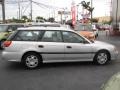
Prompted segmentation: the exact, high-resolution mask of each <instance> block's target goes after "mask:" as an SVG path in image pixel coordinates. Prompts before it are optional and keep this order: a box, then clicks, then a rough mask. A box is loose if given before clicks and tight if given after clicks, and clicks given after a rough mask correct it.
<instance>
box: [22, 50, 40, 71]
mask: <svg viewBox="0 0 120 90" xmlns="http://www.w3.org/2000/svg"><path fill="white" fill-rule="evenodd" d="M41 61H42V60H41V57H40V56H39V55H38V54H37V53H33V52H32V53H27V54H25V55H24V56H23V63H24V65H25V66H26V67H27V68H29V69H34V68H37V67H38V66H39V65H40V64H41Z"/></svg>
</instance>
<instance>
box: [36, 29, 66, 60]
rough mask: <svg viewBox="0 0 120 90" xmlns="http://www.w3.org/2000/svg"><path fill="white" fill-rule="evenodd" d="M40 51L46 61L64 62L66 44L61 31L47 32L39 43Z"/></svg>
mask: <svg viewBox="0 0 120 90" xmlns="http://www.w3.org/2000/svg"><path fill="white" fill-rule="evenodd" d="M38 50H39V52H40V53H41V54H42V57H43V58H44V60H47V61H48V60H63V59H64V44H63V40H62V37H61V32H60V31H52V30H51V31H50V30H48V31H45V32H44V34H43V36H42V38H41V40H40V42H38Z"/></svg>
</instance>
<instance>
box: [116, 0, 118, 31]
mask: <svg viewBox="0 0 120 90" xmlns="http://www.w3.org/2000/svg"><path fill="white" fill-rule="evenodd" d="M116 4H117V6H116V29H118V20H117V19H118V0H117V1H116Z"/></svg>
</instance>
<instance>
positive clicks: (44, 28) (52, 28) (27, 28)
mask: <svg viewBox="0 0 120 90" xmlns="http://www.w3.org/2000/svg"><path fill="white" fill-rule="evenodd" d="M18 30H63V31H73V30H71V29H67V28H65V27H41V26H40V27H38V26H37V27H22V28H18Z"/></svg>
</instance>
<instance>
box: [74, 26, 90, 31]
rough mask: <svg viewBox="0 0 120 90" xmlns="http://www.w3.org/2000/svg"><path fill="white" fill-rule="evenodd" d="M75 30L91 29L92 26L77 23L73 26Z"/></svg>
mask: <svg viewBox="0 0 120 90" xmlns="http://www.w3.org/2000/svg"><path fill="white" fill-rule="evenodd" d="M75 30H76V31H84V30H87V31H92V26H91V25H77V26H76V28H75Z"/></svg>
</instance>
